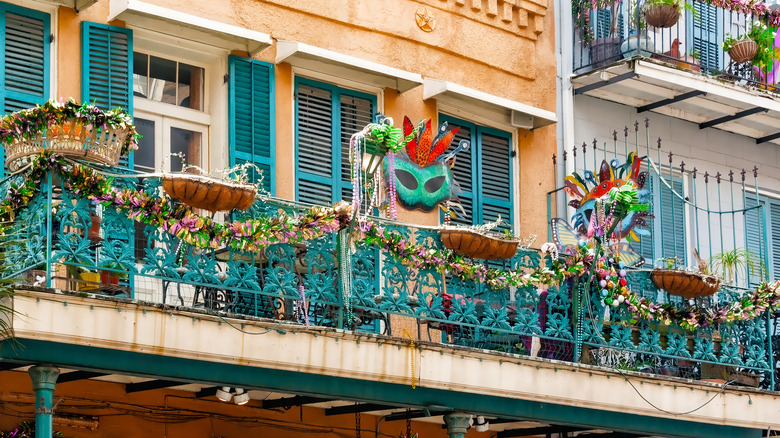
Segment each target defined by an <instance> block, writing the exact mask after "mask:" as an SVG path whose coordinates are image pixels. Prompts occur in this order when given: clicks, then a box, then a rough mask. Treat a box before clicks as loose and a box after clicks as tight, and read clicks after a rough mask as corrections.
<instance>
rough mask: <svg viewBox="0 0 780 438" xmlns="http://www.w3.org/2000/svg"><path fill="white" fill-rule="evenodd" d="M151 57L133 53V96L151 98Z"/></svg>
mask: <svg viewBox="0 0 780 438" xmlns="http://www.w3.org/2000/svg"><path fill="white" fill-rule="evenodd" d="M148 74H149V55H145V54H143V53H138V52H133V96H138V97H148V96H149V77H148Z"/></svg>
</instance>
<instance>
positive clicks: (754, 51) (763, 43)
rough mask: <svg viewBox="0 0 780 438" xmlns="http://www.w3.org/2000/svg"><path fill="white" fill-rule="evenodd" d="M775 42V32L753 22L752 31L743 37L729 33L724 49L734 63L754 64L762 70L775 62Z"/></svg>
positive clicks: (759, 22) (724, 40) (724, 41)
mask: <svg viewBox="0 0 780 438" xmlns="http://www.w3.org/2000/svg"><path fill="white" fill-rule="evenodd" d="M774 41H775V32H774V31H772V30H770V29H769V28H768V27H767V25H766V24H764V23H762V22H761V21H758V20H756V21H753V22H751V23H750V29H748V31H747V32H745V33H743V34H741V35H737V36H732V35H731V34H730V33H727V34H726V37H725V38H724V39H723V46H722V47H723V50H725V51H726V52H728V54H729V57H730V58H731V60H732V61H734V63H736V64H743V63H745V62H752V63H753V65H755V66H757V67H759V69H761V68H762V67H767V66H770V65H771V64H772V62H773V60H774Z"/></svg>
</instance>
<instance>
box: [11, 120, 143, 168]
mask: <svg viewBox="0 0 780 438" xmlns="http://www.w3.org/2000/svg"><path fill="white" fill-rule="evenodd" d="M128 135H132V134H131V129H130V128H115V129H103V128H97V127H95V126H93V125H83V124H82V123H81V121H79V120H78V119H76V118H71V119H67V120H66V121H65V123H62V124H60V125H55V126H52V127H49V128H47V129H44V130H43V131H41V132H36V133H34V134H32V135H30V136H28V137H27V138H23V139H19V140H17V141H12V142H9V143H6V144H4V145H3V146H4V147H5V156H6V159H5V165H6V166H8V168H9V169H10V170H11V171H16V170H18V169H19V168H21V167H23V166H25V165H26V164H27V163H28V162H29V159H30V157H32V156H35V155H38V154H40V153H41V151H43V150H45V149H47V150H51V151H52V152H54V153H55V154H59V155H62V156H65V157H69V158H77V159H81V160H86V161H91V162H93V163H101V164H107V165H111V166H116V165H117V164H118V163H119V157H120V155H121V153H122V145H123V144H124V143H125V140H126V139H127V137H128Z"/></svg>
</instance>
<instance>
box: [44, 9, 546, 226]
mask: <svg viewBox="0 0 780 438" xmlns="http://www.w3.org/2000/svg"><path fill="white" fill-rule="evenodd" d="M148 2H149V3H155V4H159V5H160V6H164V7H166V8H169V9H174V10H177V11H181V12H185V13H188V14H193V15H197V16H200V17H204V18H208V19H210V20H214V21H218V22H223V23H226V24H231V25H235V26H240V27H244V28H248V29H251V30H254V31H258V32H263V33H267V34H270V35H271V36H272V37H273V38H274V39H276V40H294V41H299V42H301V43H305V44H310V45H313V46H317V47H321V48H324V49H328V50H332V51H335V52H338V53H343V54H347V55H351V56H355V57H358V58H361V59H365V60H368V61H373V62H377V63H380V64H384V65H387V66H390V67H394V68H398V69H402V70H406V71H409V72H412V73H418V74H420V75H422V76H423V77H426V78H434V79H440V80H446V81H450V82H454V83H457V84H461V85H463V86H466V87H469V88H473V89H476V90H479V91H482V92H486V93H489V94H493V95H495V96H498V97H502V98H506V99H510V100H514V101H517V102H521V103H524V104H528V105H532V106H535V107H539V108H542V109H545V110H548V111H553V112H554V111H555V51H554V33H553V4H552V3H553V2H552V0H533V1H531V0H522V1H520V0H426V1H411V0H330V1H328V4H327V7H323V5H322V4H321V3H320V2H312V1H308V0H265V1H261V0H210V1H208V2H202V1H195V0H176V1H166V0H148ZM422 7H427V8H428V11H429V13H430V15H431V16H433V17H434V18H435V20H436V28H435V30H434V31H433V32H430V33H426V32H423V31H422V30H421V29H420V28H419V27H418V26H417V24H416V22H415V12H416V11H417V10H418V9H420V8H422ZM107 17H108V0H100V1H98V3H97V4H95V5H93V6H91V7H89V8H88V9H86V10H84V11H80V12H79V13H78V14H77V13H76V12H75V11H74V10H73V9H72V8H68V7H65V6H62V7H60V10H59V14H58V26H59V28H58V32H59V40H60V44H59V45H58V49H57V50H58V53H57V55H58V57H57V59H58V67H57V69H58V72H57V73H58V83H57V87H56V90H57V91H56V92H57V94H58V95H59V96H64V97H68V96H80V84H79V81H80V70H79V63H78V62H76V61H75V60H78V59H79V57H80V44H79V43H78V41H79V39H80V35H79V29H80V28H79V21H81V20H90V21H96V22H105V21H106V18H107ZM112 24H118V25H122V23H121V22H114V23H112ZM275 57H276V46H275V45H272V46H271V47H269V48H268V49H265V50H263V51H261V52H260V53H258V54H256V55H255V58H257V59H261V60H264V61H269V62H274V61H275ZM295 74H296V72H295V71H294V69H293V68H292V67H291V66H290V65H288V64H285V63H281V64H278V65H277V66H276V73H275V75H276V83H275V86H276V147H277V157H276V165H277V173H276V174H277V181H276V193H277V195H278V196H280V197H282V198H287V199H292V198H293V197H294V183H295V176H294V168H295V166H294V164H295V163H294V162H293V159H294V153H293V150H294V130H293V126H294V125H293V116H294V112H293V111H294V102H293V100H292V97H293V84H294V75H295ZM382 94H383V95H382V99H381V100H380V102H382V101H383V102H384V104H383V106H382V107H380V110H381V111H383V112H384V113H385V114H388V115H389V116H391V117H393V118H394V119H395V120H397V121H400V120H402V119H403V116H404V115H408V116H409V117H410V118H411V119H412V120H415V121H416V120H419V119H421V118H428V117H433V118H436V117H437V104H436V102H435V101H434V100H429V101H424V100H423V87H422V86H420V87H417V88H414V89H412V90H410V91H407V92H405V93H403V94H399V93H398V92H397V91H396V90H393V89H385V90H384V92H383V93H382ZM504 126H505V130H507V131H509V132H511V133H512V134H513V135H514V138H515V140H514V141H515V150H516V151H517V152H518V154H517V156H516V158H515V159H516V160H517V161H516V167H519V169H520V170H519V178H515V180H514V181H515V184H516V186H517V187H516V188H515V205H516V206H518V207H519V211H520V213H519V220H520V227H519V230H520V232H521V234H522V235H524V236H525V235H527V234H529V233H536V234H539V235H546V231H545V230H546V208H547V207H546V205H547V203H546V192H547V191H549V190H551V189H552V188H553V187H554V183H553V180H552V175H551V169H552V166H551V165H550V158H551V156H552V154H553V153H554V152H555V148H556V143H555V127H554V125H552V126H548V127H544V128H540V129H538V130H537V131H535V132H529V131H526V130H522V129H515V128H513V127H511V126H509V125H504ZM498 127H499V128H501V126H498ZM399 219H401V220H403V221H409V222H418V223H425V224H428V225H432V224H436V223H437V222H438V215H437V214H436V213H431V214H427V215H426V214H421V213H420V212H405V211H402V212H401V214H400V218H399Z"/></svg>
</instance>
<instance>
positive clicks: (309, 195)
mask: <svg viewBox="0 0 780 438" xmlns="http://www.w3.org/2000/svg"><path fill="white" fill-rule="evenodd" d="M295 89H296V106H295V138H296V157H295V158H296V160H295V162H296V196H297V199H298V200H299V201H301V202H308V203H312V204H319V205H328V204H332V203H334V202H338V201H340V200H342V199H344V200H350V199H352V183H351V182H350V166H349V139H350V137H351V136H352V134H354V133H356V132H358V131H360V130H361V129H363V127H364V126H366V125H367V124H369V123H371V121H372V120H373V118H374V115H375V114H376V112H377V110H376V96H372V95H369V94H365V93H360V92H357V91H352V90H347V89H343V88H340V87H337V86H334V85H329V84H324V83H320V82H314V81H310V80H307V79H302V78H299V79H297V80H296V84H295Z"/></svg>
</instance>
